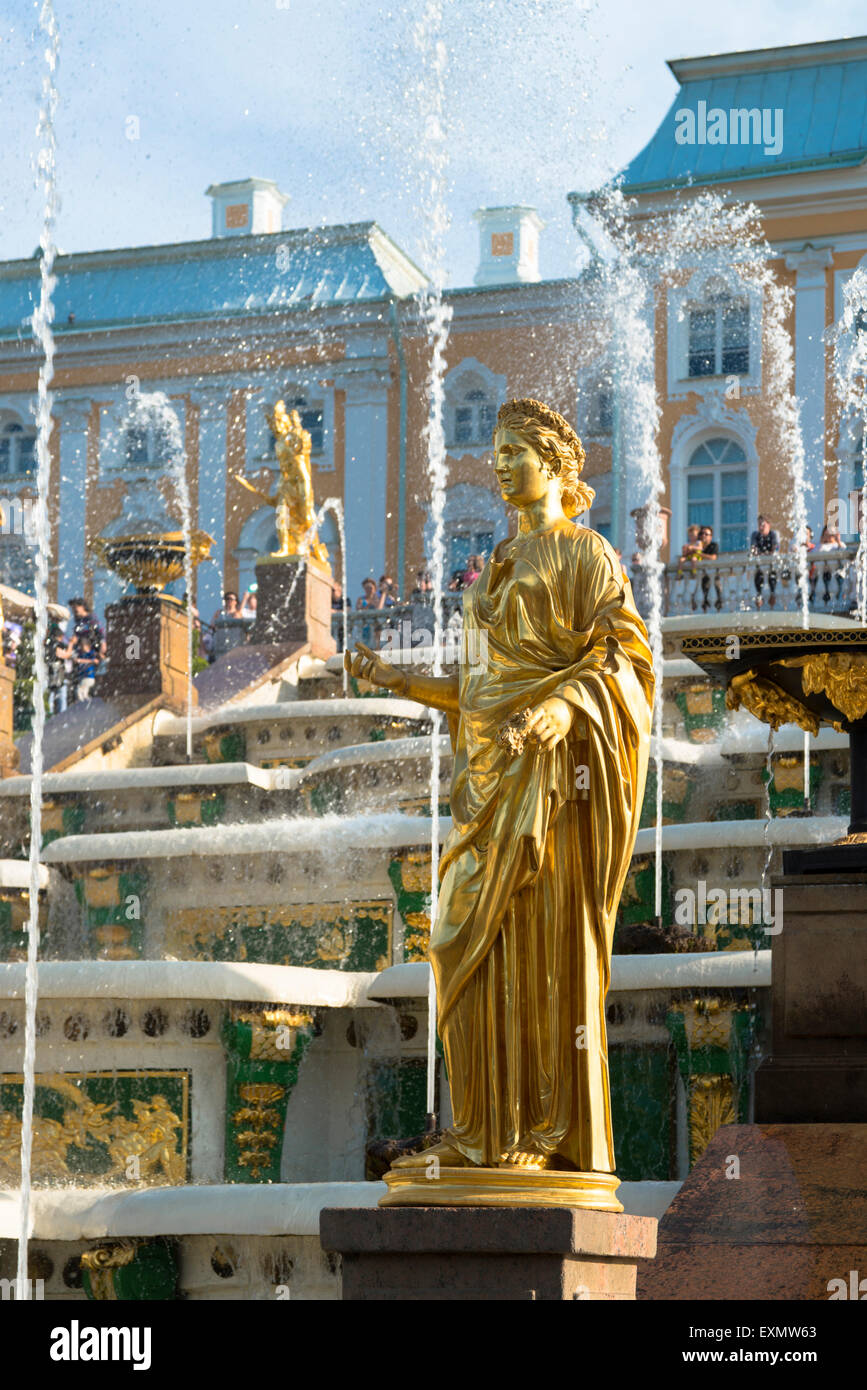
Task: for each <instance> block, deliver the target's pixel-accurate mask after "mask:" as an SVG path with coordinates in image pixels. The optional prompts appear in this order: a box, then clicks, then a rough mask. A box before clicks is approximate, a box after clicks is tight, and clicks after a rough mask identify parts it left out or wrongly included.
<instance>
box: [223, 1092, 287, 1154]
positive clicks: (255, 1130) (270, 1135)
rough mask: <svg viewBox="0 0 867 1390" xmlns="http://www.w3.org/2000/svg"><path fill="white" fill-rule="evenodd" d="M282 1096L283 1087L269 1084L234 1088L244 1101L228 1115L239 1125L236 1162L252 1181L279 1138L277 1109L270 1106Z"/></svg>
mask: <svg viewBox="0 0 867 1390" xmlns="http://www.w3.org/2000/svg"><path fill="white" fill-rule="evenodd" d="M285 1094H286V1087H285V1086H278V1085H277V1084H276V1083H275V1082H270V1081H266V1082H246V1083H244V1084H243V1085H241V1086H239V1087H238V1095H239V1096H240V1098H241V1100H243V1101H244V1102H245V1104H244V1105H242V1106H241V1107H240V1108H239V1109H238V1110H236V1111H235V1112H234V1114H233V1115H232V1120H233V1122H234V1124H235V1125H237V1126H241V1128H238V1129H237V1131H236V1134H235V1142H236V1143H237V1145H238V1163H239V1164H240V1165H241V1167H242V1168H248V1169H249V1170H250V1175H251V1176H252V1177H253V1178H258V1176H259V1174H260V1173H261V1172H262V1170H263V1169H264V1168H267V1167H268V1166H269V1165H270V1163H271V1150H272V1149H273V1148H274V1146H275V1145H276V1144H277V1142H278V1140H279V1138H280V1129H281V1124H282V1116H281V1113H280V1110H279V1109H275V1108H274V1107H275V1105H276V1103H277V1102H278V1101H280V1100H282V1099H283V1096H284V1095H285ZM244 1126H246V1128H244Z"/></svg>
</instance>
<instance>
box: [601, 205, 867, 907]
mask: <svg viewBox="0 0 867 1390" xmlns="http://www.w3.org/2000/svg"><path fill="white" fill-rule="evenodd" d="M588 210H589V216H590V222H591V226H592V228H593V233H594V235H593V236H592V237H591V236H590V235H589V234H588V233H587V231H586V227H585V228H583V229H582V226H581V225H580V223H579V222H578V220H577V219H576V226H577V228H578V231H579V234H581V236H582V238H583V240H584V242H585V245H587V246H588V247H589V248H590V250H591V255H592V256H593V262H594V264H593V270H594V271H595V272H596V282H597V284H598V287H599V290H600V292H601V303H600V312H599V314H598V317H599V319H600V320H601V321H603V322H605V321H607V322H608V323H609V324H610V325H611V333H612V343H611V355H612V359H613V362H614V368H615V376H616V378H617V380H618V382H619V384H620V392H619V397H618V404H619V407H620V408H619V410H618V413H617V420H618V428H617V434H618V440H617V443H618V447H619V457H620V467H621V469H622V470H624V476H626V472H625V470H626V469H627V468H628V469H629V470H631V469H633V468H637V472H638V475H639V477H640V479H641V500H642V501H643V503H644V506H643V508H642V511H643V524H642V530H643V537H642V545H641V551H640V553H639V555H638V556H637V561H638V564H639V566H640V568H641V571H642V573H643V575H644V578H645V583H646V597H647V605H648V612H647V617H648V633H649V637H650V643H651V651H652V654H653V660H654V665H655V666H656V668H657V671H658V672H659V673H660V676H661V672H662V582H663V576H664V565H663V562H662V559H661V556H660V547H659V540H658V537H659V524H660V506H659V503H660V498H661V495H662V488H663V482H662V465H661V458H660V454H659V448H658V443H657V428H658V422H659V414H660V411H659V402H658V400H657V396H656V390H655V362H654V340H653V295H654V292H655V290H656V288H657V287H658V286H659V285H666V284H682V283H683V282H684V280H683V277H684V273H685V272H691V273H696V274H698V273H700V274H701V276H702V277H703V279H704V282H705V283H707V281H708V280H709V279H710V278H711V277H712V276H714V275H719V276H720V277H721V278H722V279H723V281H724V282H725V283H726V284H733V285H735V286H738V287H743V288H745V289H747V290H748V291H752V292H753V293H754V294H755V297H756V299H757V300H758V301H759V302H760V304H761V312H762V331H763V348H764V351H763V361H762V370H763V377H764V380H765V382H766V388H765V397H766V399H767V400H768V401H769V405H770V410H769V417H770V419H771V420H772V422H773V424H772V427H771V430H772V432H773V434H774V435H775V436H776V438H775V440H774V443H775V444H776V451H777V453H778V455H779V457H780V459H781V461H782V462H783V464H784V466H785V467H786V468H787V470H788V472H789V475H790V478H791V488H790V489H789V497H790V515H789V521H790V526H791V532H792V547H793V552H794V556H793V558H794V564H795V566H796V568H797V572H798V590H799V596H800V612H801V626H802V627H803V628H807V627H809V559H808V556H807V551H806V548H805V544H804V542H805V540H806V521H807V511H806V492H807V490H808V488H807V480H806V467H805V454H804V445H803V436H802V430H801V418H800V402H799V401H798V398H797V396H796V395H795V393H794V354H793V348H792V341H791V335H790V333H789V332H788V318H789V315H790V313H791V307H792V292H791V290H790V289H789V287H787V286H784V285H780V284H778V282H777V281H776V279H775V277H774V273H773V269H772V265H771V260H772V253H771V248H770V247H769V245H768V243H767V241H766V239H765V237H764V234H763V232H762V228H761V219H760V216H759V213H758V210H757V209H756V208H755V207H754V206H753V205H752V204H737V203H736V204H732V205H726V204H725V203H724V202H723V200H722V199H721V198H720V197H719V196H718V195H716V194H713V193H703V194H700V195H698V196H697V197H696V198H694V199H692V200H690V201H689V202H685V203H680V204H678V205H677V206H676V207H675V209H674V211H672V212H666V213H662V214H659V215H658V216H655V217H651V218H646V219H644V220H642V221H641V222H640V224H636V221H635V220H634V218H633V215H632V214H633V212H634V210H635V205H634V203H633V202H631V201H630V200H627V199H625V198H624V197H623V196H622V194H621V193H620V191H619V190H617V189H611V188H608V189H604V190H602V192H601V193H598V194H596V195H594V196H593V198H591V199H589V200H587V203H586V207H585V212H586V211H588ZM581 215H582V216H583V215H584V214H583V213H582V214H581ZM637 225H638V229H637V230H636V226H637ZM600 241H602V242H603V243H606V242H607V250H606V254H605V255H602V254H600V251H599V247H598V243H599V242H600ZM850 376H851V373H850ZM729 380H731V379H729ZM733 380H734V381H735V384H736V388H737V389H736V397H737V396H739V393H740V382H739V379H738V378H737V377H735V378H734V379H733ZM728 385H729V381H728V380H727V388H726V393H725V396H724V395H723V392H722V388H719V395H720V399H719V408H720V410H723V409H728V408H729V406H728V395H729V393H728ZM770 432H771V431H769V433H770ZM636 500H638V498H636ZM613 521H614V523H615V526H617V525H618V524H619V521H620V518H619V517H615V518H613ZM861 572H862V574H863V576H864V582H863V584H862V592H863V595H864V603H865V606H867V546H865V547H864V560H863V566H862V571H861ZM659 685H660V686H661V680H660V682H659ZM654 733H655V752H654V762H655V767H656V832H655V851H656V873H655V884H656V886H655V912H656V915H657V916H659V915H660V912H661V902H662V799H663V772H664V766H663V758H662V737H661V735H662V705H661V699H660V698H658V699H657V702H656V705H655V707H654ZM808 764H809V748H808V747H805V777H809V765H808Z"/></svg>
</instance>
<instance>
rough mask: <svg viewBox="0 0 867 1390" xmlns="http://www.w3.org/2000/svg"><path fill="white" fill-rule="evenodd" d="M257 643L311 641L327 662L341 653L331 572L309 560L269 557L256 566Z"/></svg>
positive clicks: (254, 639) (254, 634)
mask: <svg viewBox="0 0 867 1390" xmlns="http://www.w3.org/2000/svg"><path fill="white" fill-rule="evenodd" d="M256 584H257V586H258V591H257V603H256V621H255V623H254V624H253V628H252V630H251V632H250V641H251V642H254V643H273V642H279V643H287V642H307V643H309V646H310V650H311V652H312V653H313V655H314V656H318V657H322V658H323V659H326V658H328V657H329V656H333V655H334V653H335V651H336V650H337V646H336V643H335V641H334V638H333V637H332V636H331V584H332V575H331V570H330V569H328V567H327V566H325V565H323V564H321V563H320V562H319V561H318V560H314V559H312V558H309V559H307V560H306V562H305V561H302V560H299V559H285V560H284V559H280V558H278V557H277V556H273V555H269V556H267V557H265V558H264V559H262V560H259V561H258V563H257V565H256Z"/></svg>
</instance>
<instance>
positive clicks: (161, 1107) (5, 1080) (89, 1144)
mask: <svg viewBox="0 0 867 1390" xmlns="http://www.w3.org/2000/svg"><path fill="white" fill-rule="evenodd" d="M103 1077H109V1078H111V1079H112V1080H115V1079H116V1074H115V1073H114V1072H89V1073H87V1074H86V1075H85V1076H84V1077H82V1078H81V1081H82V1083H83V1084H82V1085H77V1084H75V1082H73V1081H72V1080H70V1078H69V1077H68V1076H64V1075H62V1074H60V1073H41V1074H40V1075H38V1076H37V1078H36V1085H37V1091H40V1090H50V1091H52V1092H54V1093H55V1094H56V1095H57V1096H58V1097H60V1099H61V1102H62V1119H57V1118H51V1117H49V1116H46V1115H40V1114H38V1113H37V1114H36V1115H35V1117H34V1120H33V1158H32V1162H31V1171H32V1173H33V1181H34V1182H35V1183H53V1182H67V1183H68V1182H74V1181H76V1180H78V1181H80V1180H81V1179H80V1168H79V1166H78V1165H77V1164H76V1162H75V1158H76V1150H77V1151H78V1153H79V1154H81V1153H85V1152H88V1151H90V1152H92V1150H93V1148H94V1146H99V1147H100V1149H101V1151H102V1153H103V1154H104V1155H105V1157H106V1158H107V1159H108V1166H107V1167H105V1168H104V1169H103V1170H101V1171H100V1173H99V1181H100V1182H101V1183H102V1182H105V1183H114V1182H120V1181H123V1182H130V1181H133V1182H135V1181H138V1182H141V1183H154V1184H159V1183H171V1184H175V1183H182V1182H184V1181H185V1179H186V1171H187V1133H188V1128H189V1125H188V1117H189V1077H188V1076H187V1074H186V1073H185V1072H181V1071H173V1072H154V1071H148V1072H140V1073H136V1079H139V1078H145V1077H146V1078H150V1079H153V1078H160V1077H171V1078H172V1080H173V1082H175V1083H176V1084H177V1083H180V1084H181V1086H182V1095H183V1102H182V1107H181V1110H182V1113H181V1114H180V1115H178V1114H176V1113H175V1111H174V1110H173V1109H172V1108H171V1104H170V1102H169V1100H168V1099H167V1098H166V1096H165V1095H161V1094H152V1095H150V1096H148V1097H146V1098H145V1099H138V1098H135V1097H134V1098H133V1099H132V1100H131V1101H130V1107H129V1108H130V1109H131V1110H132V1112H133V1116H134V1118H132V1119H129V1118H127V1117H126V1116H124V1115H123V1114H119V1113H117V1112H118V1110H119V1106H120V1102H119V1101H114V1102H111V1103H103V1102H96V1101H94V1100H93V1099H92V1098H91V1097H90V1096H89V1095H88V1093H87V1089H86V1085H87V1082H88V1081H90V1080H94V1079H98V1078H103ZM122 1079H123V1080H125V1078H122ZM22 1084H23V1082H22V1077H21V1076H20V1075H17V1076H16V1075H4V1076H0V1086H4V1087H7V1086H9V1085H22ZM20 1154H21V1120H20V1118H19V1116H18V1115H17V1114H16V1113H15V1111H13V1110H2V1111H0V1183H4V1184H9V1185H10V1186H11V1185H14V1184H15V1183H17V1182H18V1180H19V1177H20V1163H21V1158H20ZM131 1160H135V1162H134V1163H131ZM131 1171H132V1172H135V1177H134V1178H131V1177H130V1173H131Z"/></svg>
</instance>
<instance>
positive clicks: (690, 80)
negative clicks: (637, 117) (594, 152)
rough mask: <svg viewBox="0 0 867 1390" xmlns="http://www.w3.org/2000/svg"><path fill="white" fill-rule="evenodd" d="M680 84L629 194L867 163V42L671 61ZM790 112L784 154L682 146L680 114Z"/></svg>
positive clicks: (626, 178)
mask: <svg viewBox="0 0 867 1390" xmlns="http://www.w3.org/2000/svg"><path fill="white" fill-rule="evenodd" d="M669 66H670V68H671V70H672V72H673V73H674V75H675V77H677V78H678V80H679V81H680V82H681V87H680V90H679V91H678V93H677V95H676V96H675V98H674V101H673V102H672V104H671V107H670V108H669V110H668V113H667V114H666V116H665V119H664V120H663V122H662V124H661V125H660V126H659V129H658V130H657V131H656V134H655V135H654V136H653V137H652V139H651V140H650V141H649V142H648V144H647V145H645V147H644V149H643V150H642V151H641V153H640V154H638V155H636V157H635V158H634V159H633V160H632V162H631V163H630V164H629V165H628V166H627V168H626V170H625V171H624V175H623V187H624V189H625V190H626V191H627V192H629V193H640V192H645V191H647V192H649V191H652V190H656V189H662V188H667V187H671V186H672V185H677V184H685V183H696V184H702V183H717V182H729V181H731V182H733V181H735V180H737V179H745V178H766V177H768V176H769V175H776V174H786V173H791V172H793V171H795V170H799V169H811V170H814V169H830V168H834V167H838V166H846V165H849V166H852V165H858V164H860V163H862V162H863V161H864V160H865V159H867V39H863V38H862V39H842V40H835V41H834V42H832V43H821V44H804V45H799V46H797V47H793V48H784V49H768V50H764V51H758V52H752V53H730V54H723V55H721V56H719V57H716V58H690V59H684V60H682V61H679V62H673V63H670V64H669ZM700 102H704V103H705V108H704V109H705V112H706V113H708V115H709V113H710V112H711V111H712V110H714V109H719V110H722V111H725V112H726V114H728V112H730V111H733V110H744V109H746V110H751V109H756V108H757V109H758V110H760V111H762V110H770V111H772V112H773V111H776V110H778V109H779V110H781V111H782V112H783V119H782V131H783V141H782V149H781V150H780V151H779V153H777V154H766V153H765V149H764V146H763V144H697V143H696V144H678V142H677V140H676V139H675V131H676V130H677V129H678V128H679V126H680V124H681V123H679V122H678V121H677V113H678V112H680V111H683V110H685V109H688V110H690V111H692V112H693V113H695V116H696V119H697V120H699V118H700V117H699V103H700Z"/></svg>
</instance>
